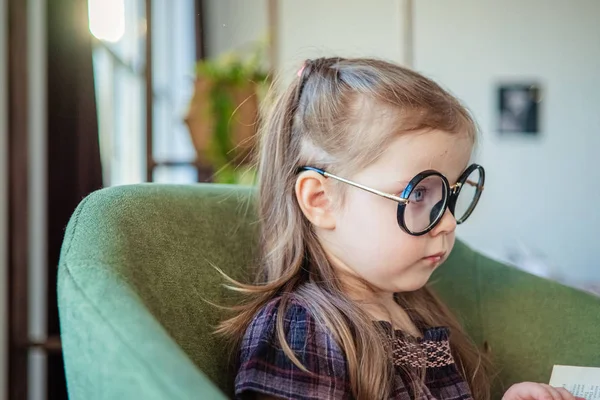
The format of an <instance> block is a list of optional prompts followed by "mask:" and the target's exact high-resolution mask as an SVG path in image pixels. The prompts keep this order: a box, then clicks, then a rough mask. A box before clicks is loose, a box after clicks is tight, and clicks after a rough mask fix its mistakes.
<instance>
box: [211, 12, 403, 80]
mask: <svg viewBox="0 0 600 400" xmlns="http://www.w3.org/2000/svg"><path fill="white" fill-rule="evenodd" d="M405 7H406V1H405V0H378V2H377V6H376V7H374V6H373V4H371V3H368V2H365V1H363V0H345V1H340V0H336V1H332V0H327V1H321V0H303V1H296V0H278V15H277V17H278V26H279V30H278V42H279V46H278V49H277V53H278V59H277V62H278V66H279V70H280V73H281V74H283V80H285V77H287V76H291V77H293V76H294V74H295V72H296V71H297V69H298V68H299V67H300V65H301V64H302V62H303V61H304V60H305V59H307V58H316V57H324V56H331V55H341V56H347V57H350V56H374V57H379V58H385V59H388V60H393V61H396V62H402V61H403V57H404V50H405V49H404V46H403V42H402V36H403V29H404V26H405V25H404V18H405V14H404V8H405ZM206 16H207V17H206V25H207V26H206V29H207V43H206V47H207V54H208V56H209V57H213V56H218V55H220V54H223V53H226V52H228V51H232V50H240V49H246V48H248V46H249V45H251V44H252V43H253V42H254V41H257V40H264V39H266V37H267V33H268V24H269V20H268V3H267V0H253V1H239V0H208V1H207V2H206Z"/></svg>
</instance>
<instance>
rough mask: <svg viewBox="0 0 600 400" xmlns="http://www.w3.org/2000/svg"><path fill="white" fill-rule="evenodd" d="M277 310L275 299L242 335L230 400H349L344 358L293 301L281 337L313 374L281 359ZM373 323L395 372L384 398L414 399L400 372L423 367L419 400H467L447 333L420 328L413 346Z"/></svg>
mask: <svg viewBox="0 0 600 400" xmlns="http://www.w3.org/2000/svg"><path fill="white" fill-rule="evenodd" d="M278 306H279V299H278V298H277V299H274V300H272V301H271V302H269V303H268V304H266V305H265V307H263V308H262V309H261V311H260V312H259V313H258V314H257V315H256V317H255V318H254V320H253V321H252V323H251V324H250V326H249V327H248V329H247V330H246V334H245V335H244V338H243V341H242V346H241V349H240V359H239V365H238V371H237V375H236V378H235V395H236V399H251V398H253V393H252V392H256V393H262V394H266V395H271V396H274V397H278V398H282V399H311V400H313V399H314V400H317V399H318V400H327V399H352V398H353V397H352V391H351V389H350V382H349V378H348V374H347V368H346V359H345V357H344V353H343V352H342V350H341V349H340V347H339V346H338V345H337V343H336V341H335V339H334V338H333V336H332V335H331V334H330V333H329V332H327V331H326V330H325V329H324V328H322V327H321V326H320V325H319V324H317V323H316V321H315V320H314V318H313V317H311V315H310V313H309V311H308V310H307V309H306V308H305V307H304V306H302V304H300V303H299V302H298V301H297V300H292V301H291V303H290V304H289V306H288V310H287V312H286V315H285V317H284V332H285V335H286V341H287V343H288V344H289V346H290V348H291V349H292V351H293V353H294V354H295V355H296V357H297V358H298V360H299V361H300V363H301V364H302V365H303V366H305V367H306V368H307V369H308V370H309V371H311V372H312V373H313V374H308V373H306V372H304V371H302V370H301V369H299V368H298V367H297V366H296V365H295V364H294V363H293V362H292V361H291V360H290V359H289V358H288V357H287V356H286V355H285V353H284V352H283V350H282V348H281V346H280V345H279V342H278V339H277V332H276V328H275V327H276V320H277V311H278ZM376 323H379V324H381V326H382V327H383V328H384V330H385V331H386V332H389V335H388V338H389V340H390V341H391V344H392V346H391V348H392V349H393V355H392V359H393V362H394V366H395V368H394V370H395V371H396V373H395V376H394V383H393V389H392V393H391V394H390V397H389V398H390V399H398V400H411V399H414V393H413V391H412V388H411V384H410V380H409V379H408V376H407V375H406V372H405V367H423V366H425V367H426V370H425V371H426V372H425V380H424V387H423V388H422V390H421V394H420V396H419V399H420V400H435V399H437V400H459V399H460V400H471V399H472V396H471V393H470V390H469V386H468V384H467V383H466V382H465V380H464V378H463V377H462V376H461V374H460V373H459V372H458V369H457V367H456V364H455V363H454V359H453V357H452V353H451V351H450V343H449V340H448V338H449V331H448V329H447V328H430V329H425V330H424V331H423V337H422V338H420V339H418V341H416V342H415V341H414V340H413V341H408V340H406V339H405V338H406V335H404V333H402V332H401V331H398V330H397V331H395V334H392V332H391V330H392V325H391V324H390V323H388V322H383V321H379V322H376ZM403 367H404V368H403ZM374 400H377V399H374Z"/></svg>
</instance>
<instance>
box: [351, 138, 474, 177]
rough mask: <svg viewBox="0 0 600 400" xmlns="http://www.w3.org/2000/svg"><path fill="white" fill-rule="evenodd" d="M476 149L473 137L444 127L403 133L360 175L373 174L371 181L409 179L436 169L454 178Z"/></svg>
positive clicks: (458, 174)
mask: <svg viewBox="0 0 600 400" xmlns="http://www.w3.org/2000/svg"><path fill="white" fill-rule="evenodd" d="M472 149H473V143H472V140H471V139H470V138H469V137H468V136H467V135H466V134H452V133H447V132H443V131H440V130H428V131H419V132H411V133H405V134H400V135H398V136H397V137H395V138H394V139H393V140H392V141H391V142H390V144H389V146H388V147H387V148H386V149H385V151H384V152H383V153H382V155H381V157H379V158H378V160H377V161H376V162H375V163H373V164H372V165H371V166H369V167H368V168H366V169H365V170H363V171H362V173H361V174H360V175H362V174H363V173H364V174H365V175H369V178H370V180H371V181H373V180H377V181H379V182H384V181H389V180H390V179H394V180H396V181H406V182H408V181H409V180H410V179H411V178H412V177H414V176H415V175H416V174H418V173H419V172H423V171H425V170H429V169H433V170H436V171H439V172H441V173H442V174H444V175H445V176H446V177H447V178H448V180H450V181H451V182H452V181H453V180H456V179H458V177H459V176H460V174H461V173H462V172H463V171H464V169H465V168H466V167H467V165H468V163H469V160H470V158H471V152H472ZM375 176H377V177H375ZM365 178H366V177H365Z"/></svg>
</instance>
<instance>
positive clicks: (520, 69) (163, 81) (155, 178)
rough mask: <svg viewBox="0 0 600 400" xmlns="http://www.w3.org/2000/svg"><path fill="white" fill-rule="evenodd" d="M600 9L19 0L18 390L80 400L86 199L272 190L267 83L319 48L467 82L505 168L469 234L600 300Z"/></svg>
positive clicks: (15, 175)
mask: <svg viewBox="0 0 600 400" xmlns="http://www.w3.org/2000/svg"><path fill="white" fill-rule="evenodd" d="M599 19H600V1H598V0H571V1H564V0H504V1H502V2H498V1H492V0H452V1H443V2H441V1H437V0H377V1H369V2H368V1H364V0H318V1H317V0H303V1H293V0H87V1H86V0H0V254H2V255H3V257H2V258H0V295H1V296H0V326H2V327H3V328H2V329H1V330H0V343H1V344H2V345H1V346H0V399H2V398H6V399H11V400H13V399H15V400H16V399H19V400H21V399H40V400H41V399H66V398H67V395H66V389H65V383H64V373H63V370H62V359H61V350H60V336H59V326H58V325H59V324H58V314H57V309H56V291H55V279H56V268H57V267H56V266H57V263H58V257H59V251H60V245H61V243H62V235H63V231H64V227H65V226H66V224H67V222H68V219H69V217H70V216H71V214H72V213H73V211H74V209H75V207H76V206H77V204H78V203H79V201H80V200H81V199H82V198H83V197H84V196H86V195H87V194H88V193H90V192H91V191H94V190H97V189H99V188H101V187H104V186H112V185H123V184H133V183H140V182H161V183H179V184H192V183H196V182H209V181H212V182H229V183H248V182H252V173H253V171H252V167H251V165H249V164H248V162H247V159H248V157H247V156H248V155H249V154H251V149H252V144H253V134H254V125H253V122H254V121H255V120H256V119H257V116H258V111H257V110H258V106H259V104H260V102H261V101H264V100H263V97H264V88H265V87H266V86H268V85H269V83H270V81H271V77H272V76H274V75H280V76H281V82H282V83H283V84H285V83H286V82H289V80H291V79H293V78H294V77H295V73H296V71H297V70H298V68H299V66H300V65H301V64H302V62H303V60H304V59H306V58H314V57H320V56H328V55H341V56H348V57H351V56H369V57H378V58H384V59H387V60H391V61H394V62H397V63H400V64H402V65H406V66H409V67H412V68H414V69H416V70H417V71H419V72H422V73H424V74H426V75H427V76H429V77H431V78H433V79H435V80H436V81H437V82H439V83H440V84H441V85H442V86H444V87H445V88H447V89H448V90H449V91H451V92H452V93H454V94H455V95H456V96H457V97H458V98H460V99H461V100H462V101H463V102H464V103H465V104H466V105H467V107H468V108H469V109H470V110H471V111H472V113H473V115H474V116H475V118H476V119H477V121H478V123H479V125H480V128H481V138H480V142H479V146H478V149H477V152H476V154H475V159H476V161H477V162H479V163H481V164H483V165H484V166H485V168H486V172H487V180H486V190H485V194H484V196H483V198H482V200H481V202H480V205H479V206H478V209H477V211H476V212H475V214H474V215H473V216H472V217H471V219H470V220H469V223H468V224H466V225H464V226H461V227H459V229H458V236H459V237H460V238H462V239H463V240H464V241H466V242H467V243H468V244H470V245H471V246H473V247H475V248H476V249H478V250H480V251H482V252H484V253H485V254H487V255H490V256H492V257H495V258H497V259H501V260H503V261H506V262H510V263H512V264H514V265H516V266H517V267H519V268H523V269H525V270H528V271H530V272H532V273H535V274H538V275H541V276H545V277H548V278H550V279H555V280H558V281H561V282H563V283H564V284H567V285H571V286H575V287H578V288H579V289H580V290H586V291H591V292H595V293H600V268H599V264H600V263H599V262H598V260H597V258H598V257H597V249H598V244H599V242H600V212H599V211H598V210H599V209H598V204H600V168H599V167H598V159H599V157H600V156H599V154H598V149H600V74H599V73H598V71H600V25H598V20H599ZM234 110H237V111H236V112H235V113H234V112H233V111H234ZM232 115H233V117H232Z"/></svg>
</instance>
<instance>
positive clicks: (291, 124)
mask: <svg viewBox="0 0 600 400" xmlns="http://www.w3.org/2000/svg"><path fill="white" fill-rule="evenodd" d="M476 133H477V131H476V126H475V123H474V122H473V120H472V119H471V117H470V116H469V113H468V112H467V111H466V110H465V108H463V107H462V106H461V104H460V103H459V102H458V101H457V100H456V99H455V98H454V97H452V96H451V95H450V94H448V93H447V92H446V91H444V90H443V89H442V88H440V87H439V86H438V85H437V84H435V83H434V82H432V81H430V80H429V79H427V78H425V77H423V76H421V75H419V74H417V73H415V72H413V71H410V70H408V69H405V68H402V67H399V66H397V65H393V64H390V63H387V62H383V61H378V60H369V59H342V58H323V59H317V60H308V61H306V63H305V65H304V67H303V68H302V69H301V70H300V71H299V73H298V78H297V79H295V80H294V81H293V82H292V84H291V85H290V87H289V88H288V89H287V91H286V92H285V93H284V94H283V95H282V96H281V97H279V99H278V100H277V101H276V102H275V104H274V108H273V110H272V113H271V114H270V117H269V118H268V121H267V123H266V125H265V127H264V131H263V133H262V137H261V144H260V153H259V155H260V157H259V171H258V177H259V216H260V226H261V237H260V241H261V242H260V245H261V262H260V270H259V274H258V280H257V283H256V285H246V284H242V283H238V282H234V283H235V285H236V289H237V290H238V291H242V292H244V293H246V294H248V296H249V300H248V302H247V303H246V304H245V305H243V306H240V307H239V308H238V309H237V310H238V311H240V312H239V313H238V314H237V315H236V316H235V317H233V318H231V319H229V320H227V321H225V322H223V324H222V325H221V327H220V329H219V332H221V333H223V334H226V335H227V336H229V337H231V338H233V339H235V340H236V341H237V345H238V348H239V350H240V353H239V364H238V370H237V376H236V380H235V393H236V398H238V399H251V398H252V399H254V398H256V399H273V398H280V399H320V400H326V399H361V400H362V399H366V400H374V399H375V400H378V399H388V398H391V399H407V400H408V399H478V400H479V399H489V398H490V383H489V378H488V373H489V368H488V362H487V360H486V358H485V356H484V355H483V354H482V353H480V351H479V350H478V349H477V347H476V346H475V345H474V344H473V343H472V342H471V341H470V340H469V338H468V337H467V335H466V334H465V332H464V331H463V329H462V328H461V327H460V325H459V323H458V322H457V320H456V319H455V318H454V317H453V316H452V315H451V313H450V312H449V310H448V309H447V308H446V307H445V306H444V305H443V304H442V303H441V302H440V300H439V299H438V298H437V297H436V296H435V294H434V293H433V292H432V291H431V289H429V288H428V287H427V286H426V284H427V281H428V279H429V278H430V276H431V274H432V272H433V271H434V270H435V269H436V268H438V267H439V266H440V265H441V264H442V263H443V262H444V261H445V260H446V258H447V257H448V255H449V254H450V251H451V250H452V247H453V245H454V240H455V238H454V230H455V228H456V225H457V224H459V223H462V222H464V221H465V220H466V219H467V218H468V217H469V215H470V214H471V212H472V211H473V209H474V208H475V206H476V205H477V201H478V200H479V197H480V195H481V192H482V190H483V185H484V170H483V168H482V167H481V166H479V165H476V164H472V165H469V159H470V157H471V152H472V149H473V145H474V142H475V138H476ZM466 290H468V288H467V289H466ZM504 398H505V399H574V397H573V396H571V395H570V394H569V393H568V392H566V391H565V390H564V389H554V388H551V387H549V386H547V385H540V384H532V383H522V384H519V385H515V386H513V387H512V388H511V389H510V390H509V391H508V392H507V393H506V394H505V396H504Z"/></svg>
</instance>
